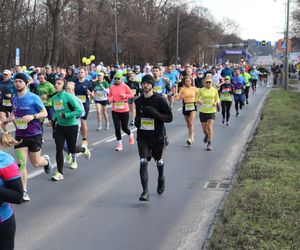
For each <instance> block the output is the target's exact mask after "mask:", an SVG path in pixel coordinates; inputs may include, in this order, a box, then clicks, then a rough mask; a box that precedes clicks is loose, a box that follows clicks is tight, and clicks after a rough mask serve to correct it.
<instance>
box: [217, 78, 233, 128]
mask: <svg viewBox="0 0 300 250" xmlns="http://www.w3.org/2000/svg"><path fill="white" fill-rule="evenodd" d="M224 80H225V82H224V83H222V84H221V86H220V89H219V94H220V99H221V107H222V117H223V118H222V124H224V123H225V121H226V125H227V126H228V125H229V118H230V108H231V104H232V94H233V86H232V84H231V82H230V76H225V79H224Z"/></svg>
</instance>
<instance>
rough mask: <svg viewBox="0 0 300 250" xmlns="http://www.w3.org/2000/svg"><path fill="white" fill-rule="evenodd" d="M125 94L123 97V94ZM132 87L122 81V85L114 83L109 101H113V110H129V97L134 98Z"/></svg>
mask: <svg viewBox="0 0 300 250" xmlns="http://www.w3.org/2000/svg"><path fill="white" fill-rule="evenodd" d="M122 94H123V95H124V97H122V96H121V95H122ZM133 97H134V96H133V94H132V92H131V90H130V88H129V87H128V86H127V85H126V84H124V83H121V84H120V85H112V86H111V87H110V89H109V95H108V101H109V102H112V110H113V111H115V112H119V113H122V112H128V111H129V107H128V99H129V98H133Z"/></svg>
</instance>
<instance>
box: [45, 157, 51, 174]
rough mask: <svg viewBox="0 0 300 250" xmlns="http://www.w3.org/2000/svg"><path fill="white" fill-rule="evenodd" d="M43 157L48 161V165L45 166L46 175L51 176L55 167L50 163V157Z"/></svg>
mask: <svg viewBox="0 0 300 250" xmlns="http://www.w3.org/2000/svg"><path fill="white" fill-rule="evenodd" d="M43 157H44V158H45V160H46V161H48V164H47V165H45V166H44V171H45V173H46V174H50V173H51V170H52V168H53V165H52V163H51V161H50V157H49V155H43Z"/></svg>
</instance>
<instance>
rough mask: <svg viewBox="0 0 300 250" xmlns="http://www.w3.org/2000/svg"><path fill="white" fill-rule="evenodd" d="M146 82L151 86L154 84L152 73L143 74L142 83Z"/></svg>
mask: <svg viewBox="0 0 300 250" xmlns="http://www.w3.org/2000/svg"><path fill="white" fill-rule="evenodd" d="M144 82H147V83H150V84H151V85H152V87H153V86H154V78H153V76H152V75H144V76H143V78H142V83H144Z"/></svg>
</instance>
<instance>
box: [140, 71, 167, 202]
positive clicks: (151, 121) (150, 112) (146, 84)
mask: <svg viewBox="0 0 300 250" xmlns="http://www.w3.org/2000/svg"><path fill="white" fill-rule="evenodd" d="M153 87H154V78H153V77H152V76H151V75H145V76H144V77H143V78H142V88H143V94H142V95H141V96H140V97H139V98H137V99H136V100H135V105H136V111H137V114H136V117H135V126H136V127H137V129H138V130H137V142H138V150H139V156H140V178H141V183H142V187H143V192H142V194H141V196H140V198H139V200H140V201H149V191H148V169H147V167H148V161H150V160H151V157H153V159H154V160H155V161H156V166H157V170H158V184H157V193H158V194H159V195H160V194H162V193H163V192H164V190H165V177H164V162H163V159H162V154H163V149H164V136H165V132H164V122H171V121H172V120H173V116H172V112H171V110H170V108H169V106H168V104H167V102H166V101H165V100H164V98H162V97H161V96H160V95H159V94H156V93H153Z"/></svg>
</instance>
